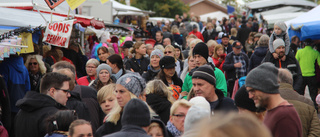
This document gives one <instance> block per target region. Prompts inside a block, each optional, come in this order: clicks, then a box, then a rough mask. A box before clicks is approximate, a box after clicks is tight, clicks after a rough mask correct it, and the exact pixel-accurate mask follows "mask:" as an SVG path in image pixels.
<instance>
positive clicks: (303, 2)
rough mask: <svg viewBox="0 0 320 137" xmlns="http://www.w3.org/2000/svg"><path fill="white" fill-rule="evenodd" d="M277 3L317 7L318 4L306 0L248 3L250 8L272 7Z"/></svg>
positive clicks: (274, 0) (261, 0)
mask: <svg viewBox="0 0 320 137" xmlns="http://www.w3.org/2000/svg"><path fill="white" fill-rule="evenodd" d="M276 5H301V6H310V7H316V6H317V4H316V3H314V2H311V1H306V0H259V1H254V2H250V3H248V4H246V6H247V7H248V8H250V9H258V8H263V7H271V6H276Z"/></svg>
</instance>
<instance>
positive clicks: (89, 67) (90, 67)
mask: <svg viewBox="0 0 320 137" xmlns="http://www.w3.org/2000/svg"><path fill="white" fill-rule="evenodd" d="M86 68H88V69H94V68H97V67H92V66H86Z"/></svg>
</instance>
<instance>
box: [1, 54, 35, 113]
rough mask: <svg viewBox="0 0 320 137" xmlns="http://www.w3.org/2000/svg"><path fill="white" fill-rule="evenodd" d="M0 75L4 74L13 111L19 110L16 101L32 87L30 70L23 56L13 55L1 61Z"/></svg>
mask: <svg viewBox="0 0 320 137" xmlns="http://www.w3.org/2000/svg"><path fill="white" fill-rule="evenodd" d="M0 75H2V76H3V78H4V80H5V82H6V85H7V89H8V92H9V96H10V106H11V112H16V113H17V112H18V111H19V109H18V108H17V107H16V102H17V101H18V100H19V99H22V98H23V97H24V95H25V94H26V93H27V91H29V90H30V89H31V86H30V79H29V72H28V70H27V68H26V67H25V66H24V63H23V58H22V57H20V56H18V57H14V56H11V57H10V58H7V59H5V60H4V61H3V62H2V63H0Z"/></svg>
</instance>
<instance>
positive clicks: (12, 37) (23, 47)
mask: <svg viewBox="0 0 320 137" xmlns="http://www.w3.org/2000/svg"><path fill="white" fill-rule="evenodd" d="M41 29H42V27H41V26H40V27H36V28H31V27H21V28H18V29H15V30H13V31H9V32H6V33H4V34H2V35H0V61H3V60H4V58H9V57H10V55H12V54H21V53H31V52H34V47H33V42H32V33H33V32H35V31H39V30H41Z"/></svg>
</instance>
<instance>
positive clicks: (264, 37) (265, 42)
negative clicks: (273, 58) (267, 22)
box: [258, 34, 270, 47]
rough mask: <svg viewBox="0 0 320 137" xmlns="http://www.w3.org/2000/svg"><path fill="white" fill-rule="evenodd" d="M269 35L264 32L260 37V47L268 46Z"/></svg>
mask: <svg viewBox="0 0 320 137" xmlns="http://www.w3.org/2000/svg"><path fill="white" fill-rule="evenodd" d="M269 39H270V38H269V36H268V35H266V34H264V35H262V36H261V37H260V39H259V41H258V46H259V47H268V45H269Z"/></svg>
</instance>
